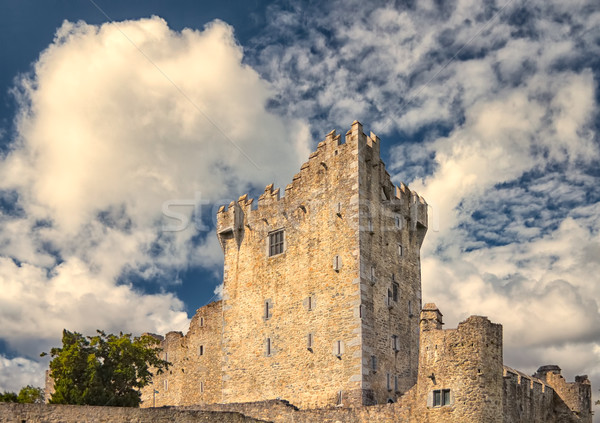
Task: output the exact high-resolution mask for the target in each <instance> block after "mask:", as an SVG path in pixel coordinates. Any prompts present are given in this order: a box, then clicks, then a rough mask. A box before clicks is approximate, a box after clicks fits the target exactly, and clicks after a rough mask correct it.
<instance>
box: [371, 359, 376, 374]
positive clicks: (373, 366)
mask: <svg viewBox="0 0 600 423" xmlns="http://www.w3.org/2000/svg"><path fill="white" fill-rule="evenodd" d="M371 370H373V372H376V371H377V357H375V356H374V355H372V356H371Z"/></svg>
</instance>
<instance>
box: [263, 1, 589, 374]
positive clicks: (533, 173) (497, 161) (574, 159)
mask: <svg viewBox="0 0 600 423" xmlns="http://www.w3.org/2000/svg"><path fill="white" fill-rule="evenodd" d="M348 10H352V13H348ZM313 12H314V13H312V14H311V13H309V12H307V11H306V10H305V9H302V10H293V9H292V10H291V11H290V10H285V11H282V10H278V9H277V8H275V7H274V8H272V13H273V14H274V18H273V19H272V20H271V21H272V22H276V24H274V25H272V26H271V27H270V29H269V31H267V32H266V34H265V35H264V38H263V40H262V42H261V41H260V40H259V41H258V42H257V44H256V45H255V46H254V48H255V49H256V51H257V57H259V59H257V62H258V63H257V66H258V68H259V69H260V70H261V71H262V72H263V73H264V74H265V75H266V76H267V78H269V80H272V81H273V84H274V85H275V86H277V87H278V89H279V92H278V95H277V98H276V99H275V100H273V102H272V104H271V105H272V107H274V108H276V109H278V110H280V111H282V112H283V113H288V114H289V115H294V116H303V117H307V118H308V119H310V120H311V121H313V122H315V127H314V128H313V130H314V131H317V132H323V131H326V130H327V129H328V128H329V127H331V126H337V127H338V128H339V127H342V128H344V127H346V126H347V122H348V121H350V120H352V119H355V118H357V119H359V120H361V121H362V122H363V124H365V126H366V128H367V129H369V128H370V129H372V130H373V131H374V132H376V133H378V135H380V136H381V138H382V140H383V144H384V145H385V143H386V138H387V139H390V138H392V136H395V137H396V139H399V140H400V142H399V143H398V144H397V145H394V146H393V147H391V148H390V149H389V158H390V159H391V160H390V162H388V169H390V170H391V171H392V177H393V179H394V180H395V181H396V182H400V181H406V182H409V183H410V185H411V188H415V189H417V190H418V191H419V193H420V194H422V195H423V196H424V197H425V198H426V199H427V200H428V202H429V203H430V205H431V206H432V207H431V211H432V215H433V216H432V219H431V220H432V221H433V222H435V223H436V224H435V225H432V226H435V230H433V227H432V228H431V229H432V230H430V232H429V234H428V236H427V237H426V240H425V244H424V247H423V251H422V257H423V261H422V271H423V290H424V293H423V294H424V299H426V300H427V301H431V300H433V301H436V302H437V303H438V305H439V307H440V308H441V310H442V312H443V313H444V315H445V318H446V321H447V323H448V325H449V326H450V327H452V326H454V325H456V324H457V323H458V322H459V321H460V320H462V319H464V318H465V317H466V316H468V315H470V314H475V313H477V314H483V315H488V316H489V317H490V318H492V319H493V320H494V321H497V322H500V323H503V324H504V328H505V341H506V342H505V352H506V358H507V364H509V365H513V366H515V367H517V368H519V367H520V368H521V369H522V370H525V371H528V372H533V371H534V370H535V369H536V368H537V366H538V365H540V364H545V363H551V362H558V364H561V365H562V367H563V368H565V369H566V370H567V371H569V372H573V373H575V372H580V373H583V372H588V373H590V374H591V375H592V376H593V377H594V378H595V379H594V380H593V383H595V384H597V383H599V382H600V379H599V378H600V367H598V360H597V351H598V350H599V349H600V341H599V340H600V333H599V332H598V327H600V313H599V305H600V291H598V287H597V286H596V285H597V284H595V283H594V278H595V276H596V275H597V274H598V270H600V269H598V266H599V265H600V264H599V263H598V257H599V256H598V254H597V253H598V246H599V242H600V239H599V238H598V237H599V234H600V222H599V221H598V219H597V218H596V216H597V215H598V204H600V203H599V202H600V195H599V192H598V188H597V177H598V172H597V170H596V167H597V165H596V163H597V161H598V159H599V158H600V157H599V156H600V150H599V145H600V142H599V141H600V139H599V136H598V121H599V120H598V119H599V115H600V110H599V108H598V103H597V99H598V94H597V93H598V80H599V77H600V74H599V73H598V69H600V61H599V60H598V57H600V47H599V46H598V43H597V28H598V23H599V22H600V8H599V6H598V5H597V4H595V3H594V2H591V1H580V2H576V3H573V4H569V6H568V7H567V6H565V4H564V3H562V2H554V1H550V2H548V1H529V2H527V3H521V2H486V3H482V2H477V1H470V0H463V1H455V2H445V3H444V4H443V5H441V4H440V3H439V2H437V3H436V2H407V3H402V4H400V3H396V4H395V5H394V6H392V5H390V4H389V2H377V3H376V4H372V3H371V4H369V5H368V6H367V5H362V4H361V3H360V2H353V1H340V2H332V3H331V4H330V6H329V8H326V10H325V11H323V10H322V8H321V7H320V10H319V11H313ZM294 14H296V16H300V15H301V16H307V15H310V16H311V25H310V27H309V28H304V27H302V24H301V23H299V22H303V20H301V19H294V18H293V17H292V16H293V15H294ZM290 15H292V16H290ZM277 18H281V20H280V21H278V19H277ZM284 18H285V19H284ZM301 31H304V32H301ZM306 32H308V36H306V37H304V38H302V39H301V40H300V41H298V42H294V43H293V44H290V45H289V46H282V45H275V46H273V45H271V44H270V43H269V40H274V39H281V38H285V36H288V37H292V34H295V33H302V34H306ZM284 98H291V99H293V101H292V102H285V101H283V99H284ZM398 134H399V135H398ZM385 152H386V151H385V148H384V153H385ZM542 352H543V353H542ZM573 373H568V374H567V376H568V377H572V376H573Z"/></svg>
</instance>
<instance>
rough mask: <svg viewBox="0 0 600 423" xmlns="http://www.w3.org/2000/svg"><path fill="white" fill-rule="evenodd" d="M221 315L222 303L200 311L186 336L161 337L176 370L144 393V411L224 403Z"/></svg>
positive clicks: (171, 369) (161, 376)
mask: <svg viewBox="0 0 600 423" xmlns="http://www.w3.org/2000/svg"><path fill="white" fill-rule="evenodd" d="M221 313H222V304H221V301H216V302H213V303H210V304H208V305H206V306H204V307H202V308H200V309H198V310H197V312H196V315H195V316H194V317H193V319H192V321H191V323H190V329H189V331H188V333H187V334H186V335H185V336H183V334H182V333H181V332H169V333H168V334H167V335H166V337H165V338H164V339H162V337H160V338H161V339H162V341H161V343H160V348H162V349H163V352H162V354H163V358H164V359H166V360H167V361H169V362H171V363H172V366H170V367H169V369H168V370H166V371H165V372H164V373H162V374H158V375H155V376H154V378H153V383H152V384H150V385H148V386H146V387H145V388H144V389H142V404H141V406H142V407H153V406H156V407H161V406H163V405H191V404H204V403H211V402H218V401H220V400H221V388H222V386H221V384H222V377H221V357H222V353H221V331H222V324H221V320H222V318H221ZM153 390H155V391H156V392H155V393H153Z"/></svg>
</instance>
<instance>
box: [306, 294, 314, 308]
mask: <svg viewBox="0 0 600 423" xmlns="http://www.w3.org/2000/svg"><path fill="white" fill-rule="evenodd" d="M307 308H308V311H311V310H312V309H313V300H312V297H308V302H307Z"/></svg>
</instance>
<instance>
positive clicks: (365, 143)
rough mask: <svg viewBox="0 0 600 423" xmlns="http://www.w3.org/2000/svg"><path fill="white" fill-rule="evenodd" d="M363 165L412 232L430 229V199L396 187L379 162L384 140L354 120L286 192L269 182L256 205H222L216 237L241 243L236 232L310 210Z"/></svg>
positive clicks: (243, 201) (332, 135)
mask: <svg viewBox="0 0 600 423" xmlns="http://www.w3.org/2000/svg"><path fill="white" fill-rule="evenodd" d="M359 161H363V163H365V164H366V165H367V166H365V169H366V170H367V171H368V172H373V173H378V174H379V175H378V176H379V180H380V181H381V190H382V192H384V193H385V194H384V195H385V199H384V201H386V202H388V203H389V204H390V205H391V206H392V207H393V209H394V210H395V211H396V212H398V213H400V214H402V215H404V216H405V217H406V218H407V221H409V222H410V224H411V229H412V230H417V229H418V228H426V227H427V203H426V201H425V199H424V198H423V197H421V196H420V195H418V194H417V193H416V192H414V191H411V190H410V189H409V188H408V187H407V186H406V185H405V184H404V183H400V185H399V186H395V185H394V184H393V183H392V181H391V177H390V174H389V173H388V172H387V171H386V170H385V165H384V163H383V161H381V158H380V140H379V137H378V136H377V135H375V134H374V133H373V132H371V133H370V134H369V135H366V134H365V133H364V132H363V127H362V124H361V123H360V122H358V121H356V120H355V121H354V122H353V123H352V126H351V128H350V130H348V131H347V133H346V135H345V137H344V139H343V142H342V137H341V134H338V133H337V132H336V130H335V129H334V130H332V131H331V132H329V133H328V134H327V135H326V136H325V139H324V140H323V141H321V142H320V143H319V144H318V145H317V149H316V150H315V151H313V152H312V153H311V154H310V155H309V157H308V160H307V161H306V162H304V163H303V164H302V166H300V171H299V172H298V173H296V174H295V175H294V177H293V178H292V181H291V183H289V184H288V185H287V186H286V187H285V190H284V192H281V190H280V188H274V186H273V184H269V185H267V186H266V187H265V190H264V192H263V194H261V195H260V196H259V197H258V201H257V202H256V206H255V207H253V206H254V203H253V201H254V199H251V198H248V194H244V195H242V196H241V197H240V198H239V199H238V200H237V201H232V202H231V203H230V204H229V205H226V206H225V205H224V206H221V207H220V208H219V211H218V213H217V233H219V234H222V236H224V237H226V238H227V237H231V236H233V237H234V238H236V239H238V241H239V238H240V237H239V236H238V234H236V231H244V227H246V228H250V229H251V228H253V227H256V226H257V225H259V224H260V221H261V220H262V221H264V220H265V219H267V220H269V217H268V216H269V215H270V216H273V214H279V213H283V212H284V211H286V210H287V211H289V210H294V209H296V208H298V207H301V206H302V207H303V208H304V209H305V207H306V206H305V203H306V202H307V201H308V200H310V199H311V198H312V197H314V196H315V195H319V194H318V192H319V190H323V189H324V188H325V187H324V186H323V185H325V184H327V183H329V185H331V184H334V183H337V181H339V179H340V178H347V177H354V176H352V175H356V174H357V172H358V162H359ZM349 170H350V172H349ZM331 201H334V199H333V198H332V199H331ZM222 236H221V235H220V241H221V244H222V245H223V241H222V240H221V237H222ZM423 236H424V233H423Z"/></svg>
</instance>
